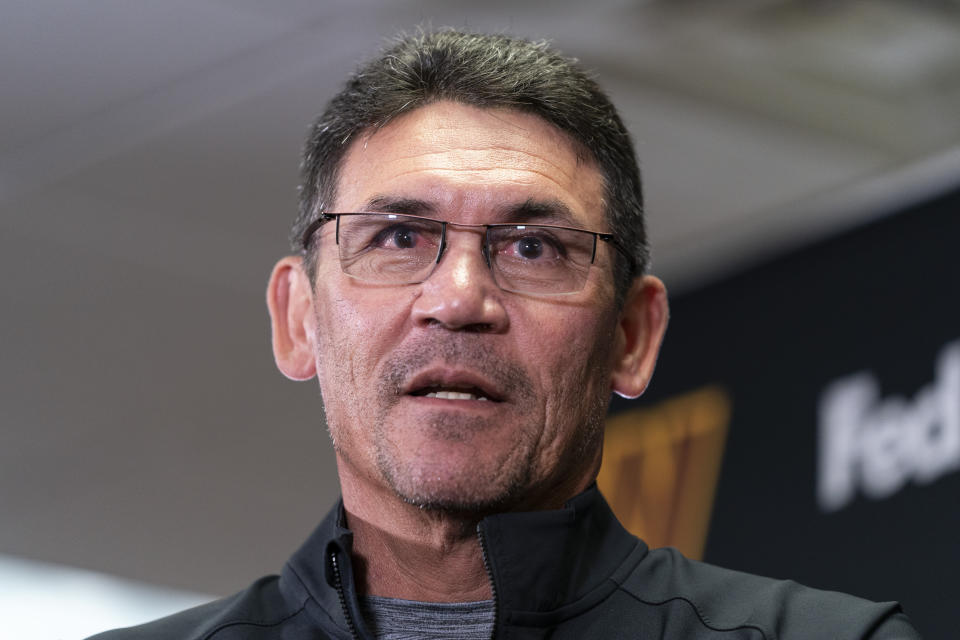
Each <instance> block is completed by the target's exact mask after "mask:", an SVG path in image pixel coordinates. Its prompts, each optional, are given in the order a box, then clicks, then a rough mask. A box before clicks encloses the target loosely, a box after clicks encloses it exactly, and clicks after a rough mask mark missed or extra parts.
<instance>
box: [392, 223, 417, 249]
mask: <svg viewBox="0 0 960 640" xmlns="http://www.w3.org/2000/svg"><path fill="white" fill-rule="evenodd" d="M393 243H394V244H395V245H396V246H397V247H398V248H400V249H410V248H411V247H413V246H414V245H415V244H416V243H417V238H416V236H415V235H414V233H413V230H412V229H403V228H401V229H394V231H393Z"/></svg>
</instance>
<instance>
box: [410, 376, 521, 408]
mask: <svg viewBox="0 0 960 640" xmlns="http://www.w3.org/2000/svg"><path fill="white" fill-rule="evenodd" d="M430 389H449V390H453V391H465V392H468V393H480V394H483V395H484V396H486V397H487V398H489V399H490V400H493V401H495V402H502V401H503V399H504V393H503V391H501V390H500V389H499V388H498V387H497V385H496V384H495V383H493V382H491V381H490V380H489V379H487V378H485V377H484V376H483V375H481V374H479V373H477V372H475V371H467V370H464V369H450V368H431V369H425V370H423V371H420V372H419V373H417V374H416V375H414V376H413V377H412V378H411V379H410V380H409V381H408V382H407V384H406V385H404V386H403V387H402V388H401V390H400V391H401V393H403V394H404V395H408V394H412V393H416V392H418V391H427V392H429V390H430Z"/></svg>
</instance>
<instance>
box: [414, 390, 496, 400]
mask: <svg viewBox="0 0 960 640" xmlns="http://www.w3.org/2000/svg"><path fill="white" fill-rule="evenodd" d="M427 397H428V398H440V399H441V400H479V401H481V402H487V399H486V398H485V397H483V396H475V395H473V394H472V393H463V392H462V391H433V392H431V393H428V394H427Z"/></svg>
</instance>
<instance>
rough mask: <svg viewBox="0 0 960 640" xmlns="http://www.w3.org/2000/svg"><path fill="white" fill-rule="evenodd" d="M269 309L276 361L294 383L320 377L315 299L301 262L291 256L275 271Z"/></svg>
mask: <svg viewBox="0 0 960 640" xmlns="http://www.w3.org/2000/svg"><path fill="white" fill-rule="evenodd" d="M267 308H268V309H269V311H270V326H271V330H272V334H273V358H274V360H275V361H276V363H277V368H278V369H280V371H281V372H282V373H283V375H285V376H287V377H288V378H290V379H291V380H309V379H310V378H312V377H313V376H314V375H316V372H317V369H316V361H315V360H314V338H315V336H314V331H315V326H314V325H315V320H314V315H313V298H312V294H311V291H310V282H309V278H308V277H307V274H306V273H304V270H303V266H302V264H301V260H300V258H298V257H296V256H287V257H286V258H283V259H282V260H280V261H279V262H277V264H276V266H274V268H273V272H272V273H271V274H270V282H269V284H268V285H267Z"/></svg>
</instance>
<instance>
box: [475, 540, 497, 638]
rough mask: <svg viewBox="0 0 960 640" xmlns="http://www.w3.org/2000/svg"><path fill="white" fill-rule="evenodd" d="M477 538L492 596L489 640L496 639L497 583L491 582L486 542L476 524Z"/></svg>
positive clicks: (491, 574)
mask: <svg viewBox="0 0 960 640" xmlns="http://www.w3.org/2000/svg"><path fill="white" fill-rule="evenodd" d="M477 538H479V539H480V554H481V556H482V557H483V568H484V569H486V570H487V577H488V578H490V595H492V596H493V630H492V631H491V632H490V640H494V638H496V637H497V622H499V618H500V606H499V603H498V600H497V583H496V582H494V581H493V572H492V571H491V570H490V561H489V560H487V541H486V540H485V539H484V537H483V531H482V530H481V529H480V525H479V524H477Z"/></svg>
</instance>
